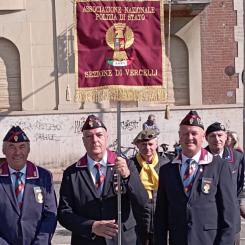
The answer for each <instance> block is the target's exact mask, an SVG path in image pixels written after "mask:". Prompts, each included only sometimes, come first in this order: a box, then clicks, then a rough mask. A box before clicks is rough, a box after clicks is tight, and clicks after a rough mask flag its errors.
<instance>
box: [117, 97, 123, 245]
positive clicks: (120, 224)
mask: <svg viewBox="0 0 245 245" xmlns="http://www.w3.org/2000/svg"><path fill="white" fill-rule="evenodd" d="M117 152H118V153H121V102H120V101H118V102H117ZM121 194H122V193H121V175H120V174H117V223H118V243H117V244H118V245H121V244H122V207H121Z"/></svg>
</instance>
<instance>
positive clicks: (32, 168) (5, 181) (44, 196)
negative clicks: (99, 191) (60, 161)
mask: <svg viewBox="0 0 245 245" xmlns="http://www.w3.org/2000/svg"><path fill="white" fill-rule="evenodd" d="M29 152H30V142H29V139H28V137H27V136H26V134H25V133H24V132H23V131H22V130H21V128H20V127H18V126H17V127H12V128H11V129H10V130H9V132H8V133H7V135H6V136H5V138H4V140H3V154H4V155H5V156H6V160H5V161H3V162H2V163H1V165H0V244H1V245H49V244H51V238H52V235H53V233H54V231H55V227H56V222H57V221H56V211H57V205H56V197H55V193H54V188H53V183H52V175H51V173H50V172H49V171H47V170H45V169H44V168H41V167H38V166H36V165H35V164H34V163H32V162H30V161H27V157H28V154H29Z"/></svg>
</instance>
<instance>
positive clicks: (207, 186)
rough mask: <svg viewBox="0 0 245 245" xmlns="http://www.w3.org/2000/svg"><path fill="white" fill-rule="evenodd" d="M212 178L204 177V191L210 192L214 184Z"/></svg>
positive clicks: (205, 192)
mask: <svg viewBox="0 0 245 245" xmlns="http://www.w3.org/2000/svg"><path fill="white" fill-rule="evenodd" d="M212 180H213V179H212V178H202V192H203V193H204V194H209V193H210V191H211V186H212Z"/></svg>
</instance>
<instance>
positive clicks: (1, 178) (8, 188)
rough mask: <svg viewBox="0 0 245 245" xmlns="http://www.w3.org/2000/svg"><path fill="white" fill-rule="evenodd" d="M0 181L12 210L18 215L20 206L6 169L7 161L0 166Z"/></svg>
mask: <svg viewBox="0 0 245 245" xmlns="http://www.w3.org/2000/svg"><path fill="white" fill-rule="evenodd" d="M0 183H1V185H2V187H3V189H4V191H5V192H6V195H7V197H8V198H9V200H10V202H11V204H12V205H13V207H14V210H15V211H16V212H17V213H18V214H19V215H20V208H19V206H18V203H17V200H16V197H15V193H14V190H13V187H12V182H11V177H10V173H9V169H8V163H7V162H4V163H2V164H1V166H0Z"/></svg>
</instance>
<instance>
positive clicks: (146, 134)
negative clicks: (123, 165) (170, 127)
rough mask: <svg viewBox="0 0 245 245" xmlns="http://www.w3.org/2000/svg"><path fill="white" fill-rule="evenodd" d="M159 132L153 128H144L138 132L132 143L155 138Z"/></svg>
mask: <svg viewBox="0 0 245 245" xmlns="http://www.w3.org/2000/svg"><path fill="white" fill-rule="evenodd" d="M158 135H159V132H158V131H156V130H154V129H145V130H142V131H141V132H139V133H138V135H137V136H136V137H135V139H134V140H133V142H132V144H137V143H140V142H145V141H149V140H152V139H154V138H156V137H157V136H158Z"/></svg>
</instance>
